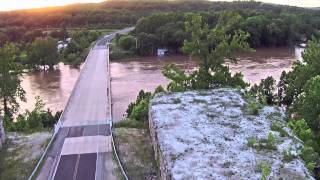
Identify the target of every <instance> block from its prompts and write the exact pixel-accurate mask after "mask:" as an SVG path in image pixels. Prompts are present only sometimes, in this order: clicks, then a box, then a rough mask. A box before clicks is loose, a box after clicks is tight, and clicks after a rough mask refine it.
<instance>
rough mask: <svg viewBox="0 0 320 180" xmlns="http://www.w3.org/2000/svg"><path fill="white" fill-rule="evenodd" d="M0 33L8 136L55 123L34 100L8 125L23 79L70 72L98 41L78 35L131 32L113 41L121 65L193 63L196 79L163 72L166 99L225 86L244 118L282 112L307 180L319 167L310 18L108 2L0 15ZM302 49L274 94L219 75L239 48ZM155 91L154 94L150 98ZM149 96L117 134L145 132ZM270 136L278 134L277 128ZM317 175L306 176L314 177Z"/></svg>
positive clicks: (268, 86)
mask: <svg viewBox="0 0 320 180" xmlns="http://www.w3.org/2000/svg"><path fill="white" fill-rule="evenodd" d="M92 7H95V8H92ZM106 9H107V10H106ZM177 10H179V13H177V12H176V11H177ZM190 11H193V12H198V13H189V12H190ZM159 12H166V13H159ZM212 12H214V13H212ZM154 13H155V14H154ZM49 14H50V16H48V15H49ZM148 15H151V16H148ZM147 16H148V17H147ZM140 18H141V19H140ZM35 19H36V20H35ZM139 19H140V20H139ZM0 23H1V24H2V25H3V27H2V28H1V29H0V63H1V64H0V75H1V76H0V79H1V80H0V99H1V114H4V115H5V119H6V124H5V125H6V129H8V130H12V131H27V132H32V131H33V130H38V129H43V128H47V127H52V125H53V124H54V122H55V121H56V120H57V118H58V117H59V114H58V115H52V113H51V112H50V111H49V110H48V111H44V110H43V104H42V103H41V101H40V100H38V102H37V104H36V107H35V110H33V111H31V112H26V113H24V114H23V115H21V116H18V118H17V119H16V120H14V114H16V113H17V112H18V108H19V104H18V100H21V101H25V96H24V94H25V92H24V90H23V89H22V87H21V77H22V75H23V74H24V73H25V69H28V70H44V71H46V70H47V68H48V70H50V69H52V68H54V66H55V65H56V64H57V63H58V62H60V61H62V62H64V63H67V64H72V65H74V66H79V65H80V63H81V62H82V61H83V60H84V56H85V55H86V52H87V50H88V49H89V47H90V45H91V43H92V42H93V41H95V40H96V39H97V38H98V37H99V36H100V32H101V31H100V32H98V31H90V30H83V29H90V28H98V29H106V28H110V27H111V28H114V29H118V28H122V27H127V26H132V25H134V24H136V23H137V25H136V28H135V30H134V31H133V32H132V33H131V34H129V35H124V36H118V39H117V43H116V46H119V47H120V48H121V49H124V50H126V51H128V53H129V55H130V56H131V55H140V56H147V55H152V54H154V52H155V50H156V49H157V48H162V47H165V48H168V49H169V52H171V53H184V54H188V55H191V56H193V58H195V59H196V60H198V61H199V69H198V70H196V71H193V72H192V73H190V74H187V73H185V72H184V71H183V70H181V69H178V68H177V67H175V66H174V65H168V66H166V67H165V69H164V70H163V75H164V76H165V77H167V78H168V79H169V80H170V83H169V85H168V87H167V90H166V91H168V92H176V91H187V90H200V89H212V88H219V87H226V86H228V87H233V88H239V89H240V88H241V89H246V92H247V93H246V94H247V95H246V96H248V103H249V109H250V112H251V113H253V114H257V113H258V112H259V111H260V109H261V107H263V106H264V105H265V104H270V105H279V106H286V108H287V117H288V119H287V121H288V124H289V126H290V127H291V128H292V129H293V130H294V133H296V135H297V136H298V137H299V138H300V139H301V140H303V141H304V142H305V149H304V150H303V151H302V152H301V156H302V158H303V159H304V160H305V162H306V164H307V165H308V167H309V169H310V171H312V170H313V169H315V168H314V167H316V166H318V165H319V155H318V153H319V152H318V151H319V149H320V148H319V144H318V142H320V141H319V139H320V135H319V133H318V130H319V128H320V125H319V124H320V123H319V120H320V119H319V112H320V109H319V108H318V102H319V97H320V95H319V93H320V91H319V83H320V82H319V81H320V78H319V75H320V72H319V69H320V68H319V67H320V66H319V59H320V52H319V51H320V50H319V49H320V45H319V40H318V38H319V25H320V17H319V11H317V10H311V9H303V8H296V7H287V6H274V5H269V4H262V3H259V2H233V3H227V2H206V1H200V2H192V1H175V2H162V1H150V2H149V1H148V2H145V1H142V2H136V1H119V2H116V1H111V2H106V3H101V4H95V5H77V6H68V7H66V8H49V9H38V10H27V11H15V12H9V13H7V12H4V13H1V14H0ZM77 28H79V29H77ZM70 29H75V31H73V32H71V31H70ZM68 37H71V38H72V40H71V42H70V43H69V45H68V46H67V47H66V48H65V49H64V50H62V51H61V52H58V51H54V49H56V45H57V42H58V41H59V40H61V41H66V39H67V38H68ZM307 40H311V41H309V43H308V48H307V49H306V50H305V51H304V55H303V61H302V62H297V63H296V64H295V66H294V68H293V69H292V71H290V72H284V73H283V74H282V77H281V79H280V81H279V82H278V84H276V82H275V80H274V79H273V78H272V77H268V78H266V79H264V80H262V81H261V83H260V84H259V85H253V86H252V87H251V88H249V85H248V84H247V83H246V82H244V81H243V80H242V75H241V74H240V73H237V74H235V75H232V74H231V73H230V72H229V69H228V67H227V66H224V65H223V62H224V60H225V59H230V60H233V61H234V62H236V56H235V53H238V52H240V51H243V52H247V51H252V49H250V48H249V47H262V46H266V47H269V46H286V45H290V44H295V43H298V42H301V41H303V42H305V41H307ZM120 51H121V50H120ZM112 56H114V57H116V56H115V55H112ZM120 57H121V56H120ZM164 91H165V90H164V88H162V87H159V88H157V90H156V91H155V92H156V93H157V92H164ZM153 94H154V93H146V92H141V93H139V97H138V98H137V101H136V102H135V103H133V104H132V105H130V106H129V108H128V111H127V114H128V118H129V119H128V120H127V121H124V122H121V123H122V124H121V123H120V124H118V126H127V127H131V126H135V127H144V128H146V127H148V126H147V121H146V119H147V118H148V104H149V101H150V99H151V98H152V96H153ZM49 119H50V120H49ZM116 126H117V125H116ZM274 128H275V129H281V127H280V128H279V126H277V125H275V126H274ZM288 159H290V155H288ZM266 167H267V166H261V171H263V172H268V171H267V169H268V168H266ZM317 173H318V172H315V173H314V175H315V176H319V175H318V174H317ZM266 174H267V173H266Z"/></svg>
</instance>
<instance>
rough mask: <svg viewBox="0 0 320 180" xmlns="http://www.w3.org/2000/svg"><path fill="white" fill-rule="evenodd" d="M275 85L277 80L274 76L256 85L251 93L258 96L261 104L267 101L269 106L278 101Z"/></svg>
mask: <svg viewBox="0 0 320 180" xmlns="http://www.w3.org/2000/svg"><path fill="white" fill-rule="evenodd" d="M275 83H276V80H275V79H274V78H273V77H272V76H269V77H267V78H266V79H262V80H261V82H260V84H259V85H256V84H255V85H254V86H252V87H251V89H250V92H251V94H252V95H254V96H256V97H257V98H258V100H259V101H260V102H262V103H264V101H266V103H267V104H269V105H271V104H274V103H275V100H276V95H275V90H276V87H275Z"/></svg>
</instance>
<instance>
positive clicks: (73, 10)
mask: <svg viewBox="0 0 320 180" xmlns="http://www.w3.org/2000/svg"><path fill="white" fill-rule="evenodd" d="M248 9H250V10H255V11H259V12H270V13H272V14H279V13H281V12H293V13H312V14H313V13H317V11H314V10H311V9H305V8H298V7H291V6H280V5H279V6H278V5H277V6H274V5H272V4H265V3H260V2H254V1H250V2H210V1H187V0H181V1H162V0H152V1H150V0H142V1H136V0H117V1H115V0H114V1H107V2H102V3H97V4H74V5H68V6H63V7H50V8H39V9H30V10H19V11H11V12H1V13H0V24H1V25H2V28H8V27H13V26H17V27H25V28H61V27H98V28H99V27H100V28H122V27H126V26H132V25H134V24H136V22H137V20H138V19H139V18H141V17H143V16H148V15H150V14H153V13H157V12H162V13H163V12H190V11H201V12H214V11H222V10H233V11H243V10H248Z"/></svg>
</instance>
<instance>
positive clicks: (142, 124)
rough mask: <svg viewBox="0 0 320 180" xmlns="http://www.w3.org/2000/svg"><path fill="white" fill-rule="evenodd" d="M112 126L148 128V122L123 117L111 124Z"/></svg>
mask: <svg viewBox="0 0 320 180" xmlns="http://www.w3.org/2000/svg"><path fill="white" fill-rule="evenodd" d="M113 127H114V128H121V127H123V128H138V129H148V128H149V127H148V123H147V122H142V121H137V120H134V119H124V120H122V121H120V122H117V123H115V124H113Z"/></svg>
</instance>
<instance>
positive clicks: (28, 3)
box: [0, 0, 320, 11]
mask: <svg viewBox="0 0 320 180" xmlns="http://www.w3.org/2000/svg"><path fill="white" fill-rule="evenodd" d="M102 1H104V0H0V11H10V10H16V9H28V8H38V7H48V6H61V5H66V4H73V3H97V2H102ZM212 1H217V0H212ZM226 1H232V0H226ZM260 1H262V2H268V3H275V4H285V5H292V6H300V7H320V0H260Z"/></svg>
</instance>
